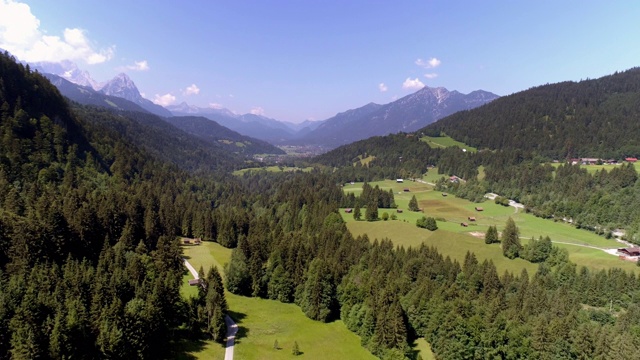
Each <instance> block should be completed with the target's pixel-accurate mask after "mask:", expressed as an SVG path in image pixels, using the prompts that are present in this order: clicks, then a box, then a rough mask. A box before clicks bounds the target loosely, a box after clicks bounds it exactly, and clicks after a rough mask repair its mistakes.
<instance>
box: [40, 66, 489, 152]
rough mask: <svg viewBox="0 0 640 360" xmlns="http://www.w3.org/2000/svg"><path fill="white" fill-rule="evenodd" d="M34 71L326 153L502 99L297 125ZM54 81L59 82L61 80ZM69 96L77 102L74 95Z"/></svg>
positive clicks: (389, 109)
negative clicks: (160, 102)
mask: <svg viewBox="0 0 640 360" xmlns="http://www.w3.org/2000/svg"><path fill="white" fill-rule="evenodd" d="M34 67H35V68H36V69H38V70H40V71H42V72H45V73H46V72H50V73H53V74H55V75H57V76H59V77H60V78H62V79H64V80H67V81H70V82H72V83H75V84H79V85H83V86H85V87H87V89H85V90H88V89H89V88H92V89H94V90H97V91H100V92H101V93H103V94H105V95H108V96H112V97H115V98H122V99H126V100H129V101H131V102H132V103H134V104H136V105H138V106H140V107H141V108H142V109H144V110H146V111H148V112H150V113H153V114H156V115H160V116H162V117H165V118H168V117H171V116H202V117H205V118H207V119H209V120H213V121H215V122H217V123H218V124H220V125H222V126H224V127H227V128H229V129H231V130H233V131H235V132H238V133H240V134H242V135H246V136H250V137H253V138H256V139H260V140H263V141H267V142H270V143H271V144H281V145H315V146H321V147H325V148H335V147H337V146H340V145H344V144H348V143H351V142H354V141H358V140H362V139H366V138H369V137H372V136H381V135H387V134H392V133H398V132H412V131H415V130H418V129H420V128H422V127H424V126H426V125H428V124H431V123H433V122H434V121H436V120H438V119H441V118H443V117H446V116H448V115H451V114H453V113H455V112H458V111H461V110H469V109H473V108H476V107H478V106H481V105H484V104H486V103H488V102H491V101H493V100H495V99H497V98H498V97H499V96H498V95H495V94H493V93H491V92H488V91H484V90H477V91H473V92H471V93H469V94H462V93H460V92H458V91H449V90H447V89H446V88H444V87H437V88H431V87H424V88H422V89H421V90H418V91H417V92H415V93H413V94H410V95H407V96H405V97H403V98H401V99H398V100H396V101H393V102H391V103H388V104H385V105H379V104H374V103H369V104H367V105H365V106H363V107H360V108H357V109H351V110H347V111H344V112H341V113H338V114H336V115H335V116H333V117H331V118H329V119H327V120H323V121H305V122H303V123H301V124H293V123H288V122H282V121H278V120H276V119H271V118H268V117H266V116H262V115H258V114H236V113H234V112H233V111H230V110H228V109H225V108H214V107H206V108H203V107H198V106H193V105H189V104H187V103H185V102H183V103H180V104H177V105H170V106H167V107H166V108H165V107H162V106H160V105H157V104H155V103H153V102H151V101H150V100H148V99H145V98H144V97H142V95H141V94H140V91H139V90H138V88H137V87H136V85H135V83H134V82H133V81H132V80H131V79H130V78H129V77H128V76H127V75H126V74H124V73H121V74H119V75H117V76H116V77H114V78H113V79H112V80H110V81H108V82H106V83H103V84H98V83H97V82H96V81H95V80H93V79H92V78H91V76H90V75H89V74H88V73H87V72H86V71H81V70H80V69H79V68H78V67H77V66H76V65H75V64H74V63H72V62H69V61H67V62H62V63H38V64H34ZM52 81H54V82H55V81H57V82H60V80H52ZM76 90H78V89H76ZM74 91H75V90H74ZM80 92H81V93H82V92H84V93H85V94H79V93H78V91H75V93H76V94H75V96H78V97H80V96H81V95H82V96H84V97H85V101H88V100H90V101H89V103H92V104H93V103H95V102H99V101H107V100H104V99H95V96H93V95H95V94H93V95H92V96H93V97H94V99H87V94H86V91H80ZM67 96H69V95H67ZM70 97H71V98H73V96H70ZM90 97H91V96H89V98H90ZM80 102H82V101H80ZM107 104H109V105H111V106H113V107H116V108H118V107H120V108H122V107H124V109H125V110H131V109H128V108H126V106H128V105H126V104H123V103H120V102H118V101H113V98H112V99H111V100H108V101H107ZM134 111H137V110H134Z"/></svg>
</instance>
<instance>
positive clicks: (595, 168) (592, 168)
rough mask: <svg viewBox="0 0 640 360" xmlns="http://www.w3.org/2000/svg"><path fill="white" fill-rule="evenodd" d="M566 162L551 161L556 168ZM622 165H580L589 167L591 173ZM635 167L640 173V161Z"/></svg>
mask: <svg viewBox="0 0 640 360" xmlns="http://www.w3.org/2000/svg"><path fill="white" fill-rule="evenodd" d="M562 164H564V162H557V163H551V166H553V167H554V168H556V169H557V168H558V167H559V166H560V165H562ZM619 166H620V165H607V164H603V165H580V167H582V168H585V169H587V172H589V173H590V174H594V173H595V172H596V171H599V170H606V171H607V172H609V171H611V170H613V169H615V168H616V167H619ZM633 167H635V168H636V171H637V172H638V173H640V161H639V162H636V163H634V164H633Z"/></svg>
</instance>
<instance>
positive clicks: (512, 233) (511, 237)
mask: <svg viewBox="0 0 640 360" xmlns="http://www.w3.org/2000/svg"><path fill="white" fill-rule="evenodd" d="M501 242H502V253H503V254H504V256H506V257H508V258H509V259H515V258H517V257H518V256H519V255H520V251H521V250H522V245H521V244H520V230H519V229H518V227H517V226H516V223H515V222H514V221H513V219H512V218H511V217H509V219H507V224H506V226H505V228H504V230H503V231H502V239H501Z"/></svg>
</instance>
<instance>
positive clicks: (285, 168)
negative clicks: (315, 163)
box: [233, 166, 313, 176]
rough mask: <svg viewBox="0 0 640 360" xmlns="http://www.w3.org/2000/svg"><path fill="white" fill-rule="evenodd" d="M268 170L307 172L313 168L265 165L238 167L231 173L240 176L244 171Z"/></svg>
mask: <svg viewBox="0 0 640 360" xmlns="http://www.w3.org/2000/svg"><path fill="white" fill-rule="evenodd" d="M262 170H264V171H269V172H286V171H303V172H309V171H311V170H313V168H312V167H306V168H299V167H289V166H283V167H280V166H266V167H254V168H246V169H240V170H236V171H234V172H233V175H236V176H241V175H244V173H246V172H248V171H262Z"/></svg>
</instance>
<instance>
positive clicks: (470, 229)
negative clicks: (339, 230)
mask: <svg viewBox="0 0 640 360" xmlns="http://www.w3.org/2000/svg"><path fill="white" fill-rule="evenodd" d="M370 184H371V185H372V186H375V185H378V186H379V187H380V188H381V189H385V190H388V189H393V190H394V197H395V201H396V204H397V205H398V208H399V209H402V210H403V212H402V213H398V212H397V210H396V209H378V214H379V216H382V213H383V212H387V213H389V215H391V214H395V215H396V216H397V220H388V221H382V220H381V221H376V222H366V221H359V222H358V221H355V220H354V219H353V215H352V214H346V213H344V210H343V209H341V214H342V216H343V219H344V220H345V221H346V222H347V227H348V228H349V230H350V231H351V232H352V234H353V235H354V236H358V235H362V234H365V233H366V234H367V235H368V236H369V238H370V239H371V240H373V239H376V238H377V239H382V238H389V239H391V240H392V241H393V242H394V244H396V245H398V246H404V247H408V246H413V247H415V246H419V245H420V244H421V243H422V242H425V243H426V244H430V245H433V246H436V247H437V248H438V249H439V250H440V252H441V253H442V254H443V255H445V256H447V255H448V256H451V258H453V259H459V260H462V259H464V255H465V253H466V251H467V250H469V251H472V252H474V253H476V256H477V257H478V258H479V259H481V260H482V259H492V260H493V261H494V263H495V264H496V266H497V267H498V269H499V270H501V271H502V270H506V269H510V270H517V271H516V272H519V269H521V268H522V267H523V266H525V267H527V268H529V267H531V268H532V269H535V265H532V264H529V263H528V262H525V261H522V260H519V261H518V262H516V261H515V260H514V261H511V260H508V259H506V258H504V257H503V256H502V252H501V251H500V248H499V246H498V245H491V246H489V245H486V244H484V240H483V239H484V238H483V236H484V233H485V232H486V231H487V229H488V227H489V226H493V225H495V226H497V227H498V231H501V230H502V228H503V227H504V225H505V223H506V221H507V219H508V218H509V217H511V218H512V219H513V220H514V221H515V222H516V225H517V226H518V228H519V229H520V236H521V237H522V243H523V244H525V243H526V242H527V240H528V239H530V238H531V237H535V238H536V239H537V238H539V237H540V236H543V237H544V236H549V237H550V238H551V240H552V241H555V242H565V243H571V244H576V245H562V247H564V248H566V249H567V250H568V251H569V257H570V259H571V260H572V261H573V262H575V263H576V264H578V266H586V267H589V268H591V269H594V270H597V269H603V268H611V267H621V268H624V269H627V270H633V271H637V270H638V268H637V267H635V268H634V266H635V265H634V264H632V263H629V262H624V261H622V260H620V259H618V257H616V256H614V255H610V254H607V253H605V252H604V251H602V250H598V249H591V248H585V247H581V246H578V245H583V246H594V247H598V248H602V249H613V248H618V247H620V246H621V245H620V244H619V243H618V242H616V241H615V240H608V239H605V238H603V237H601V236H598V235H596V234H595V233H593V232H590V231H587V230H582V229H577V228H575V227H573V226H571V225H570V224H566V223H563V222H554V221H552V220H548V219H541V218H538V217H535V216H533V215H531V214H526V213H524V212H523V210H521V209H520V210H516V209H515V208H513V207H505V206H501V205H497V204H495V203H494V202H493V201H491V200H487V201H485V202H483V203H479V204H477V203H472V202H470V201H467V200H465V199H460V198H457V197H455V196H453V195H448V196H443V194H442V193H440V192H436V191H433V190H431V186H428V185H425V184H421V183H415V182H411V181H405V182H404V183H402V184H398V183H396V182H395V180H386V181H379V182H373V183H370ZM404 188H408V189H409V190H410V191H409V192H404V191H403V189H404ZM344 191H345V192H353V193H355V194H356V195H358V194H359V193H360V192H361V191H362V183H356V184H353V185H351V184H349V185H347V186H345V187H344ZM413 195H415V196H416V199H417V200H418V206H419V207H420V208H422V209H424V210H423V212H410V211H408V210H407V207H408V202H409V200H410V199H411V197H412V196H413ZM476 207H482V209H483V210H482V211H476V209H475V208H476ZM364 211H365V209H362V213H363V217H364ZM422 216H431V217H434V218H437V219H438V218H443V219H445V221H444V222H443V221H438V222H437V224H438V230H437V231H436V232H430V231H428V230H425V229H420V228H418V227H416V226H415V223H416V220H418V219H419V218H421V217H422ZM470 217H474V218H475V221H471V220H470V219H469V218H470ZM462 223H466V224H467V226H466V227H464V226H462V225H461V224H462ZM558 245H560V244H558ZM492 246H494V247H495V249H494V250H491V247H492ZM520 261H522V263H520ZM516 268H518V269H516ZM530 273H531V271H530Z"/></svg>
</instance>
